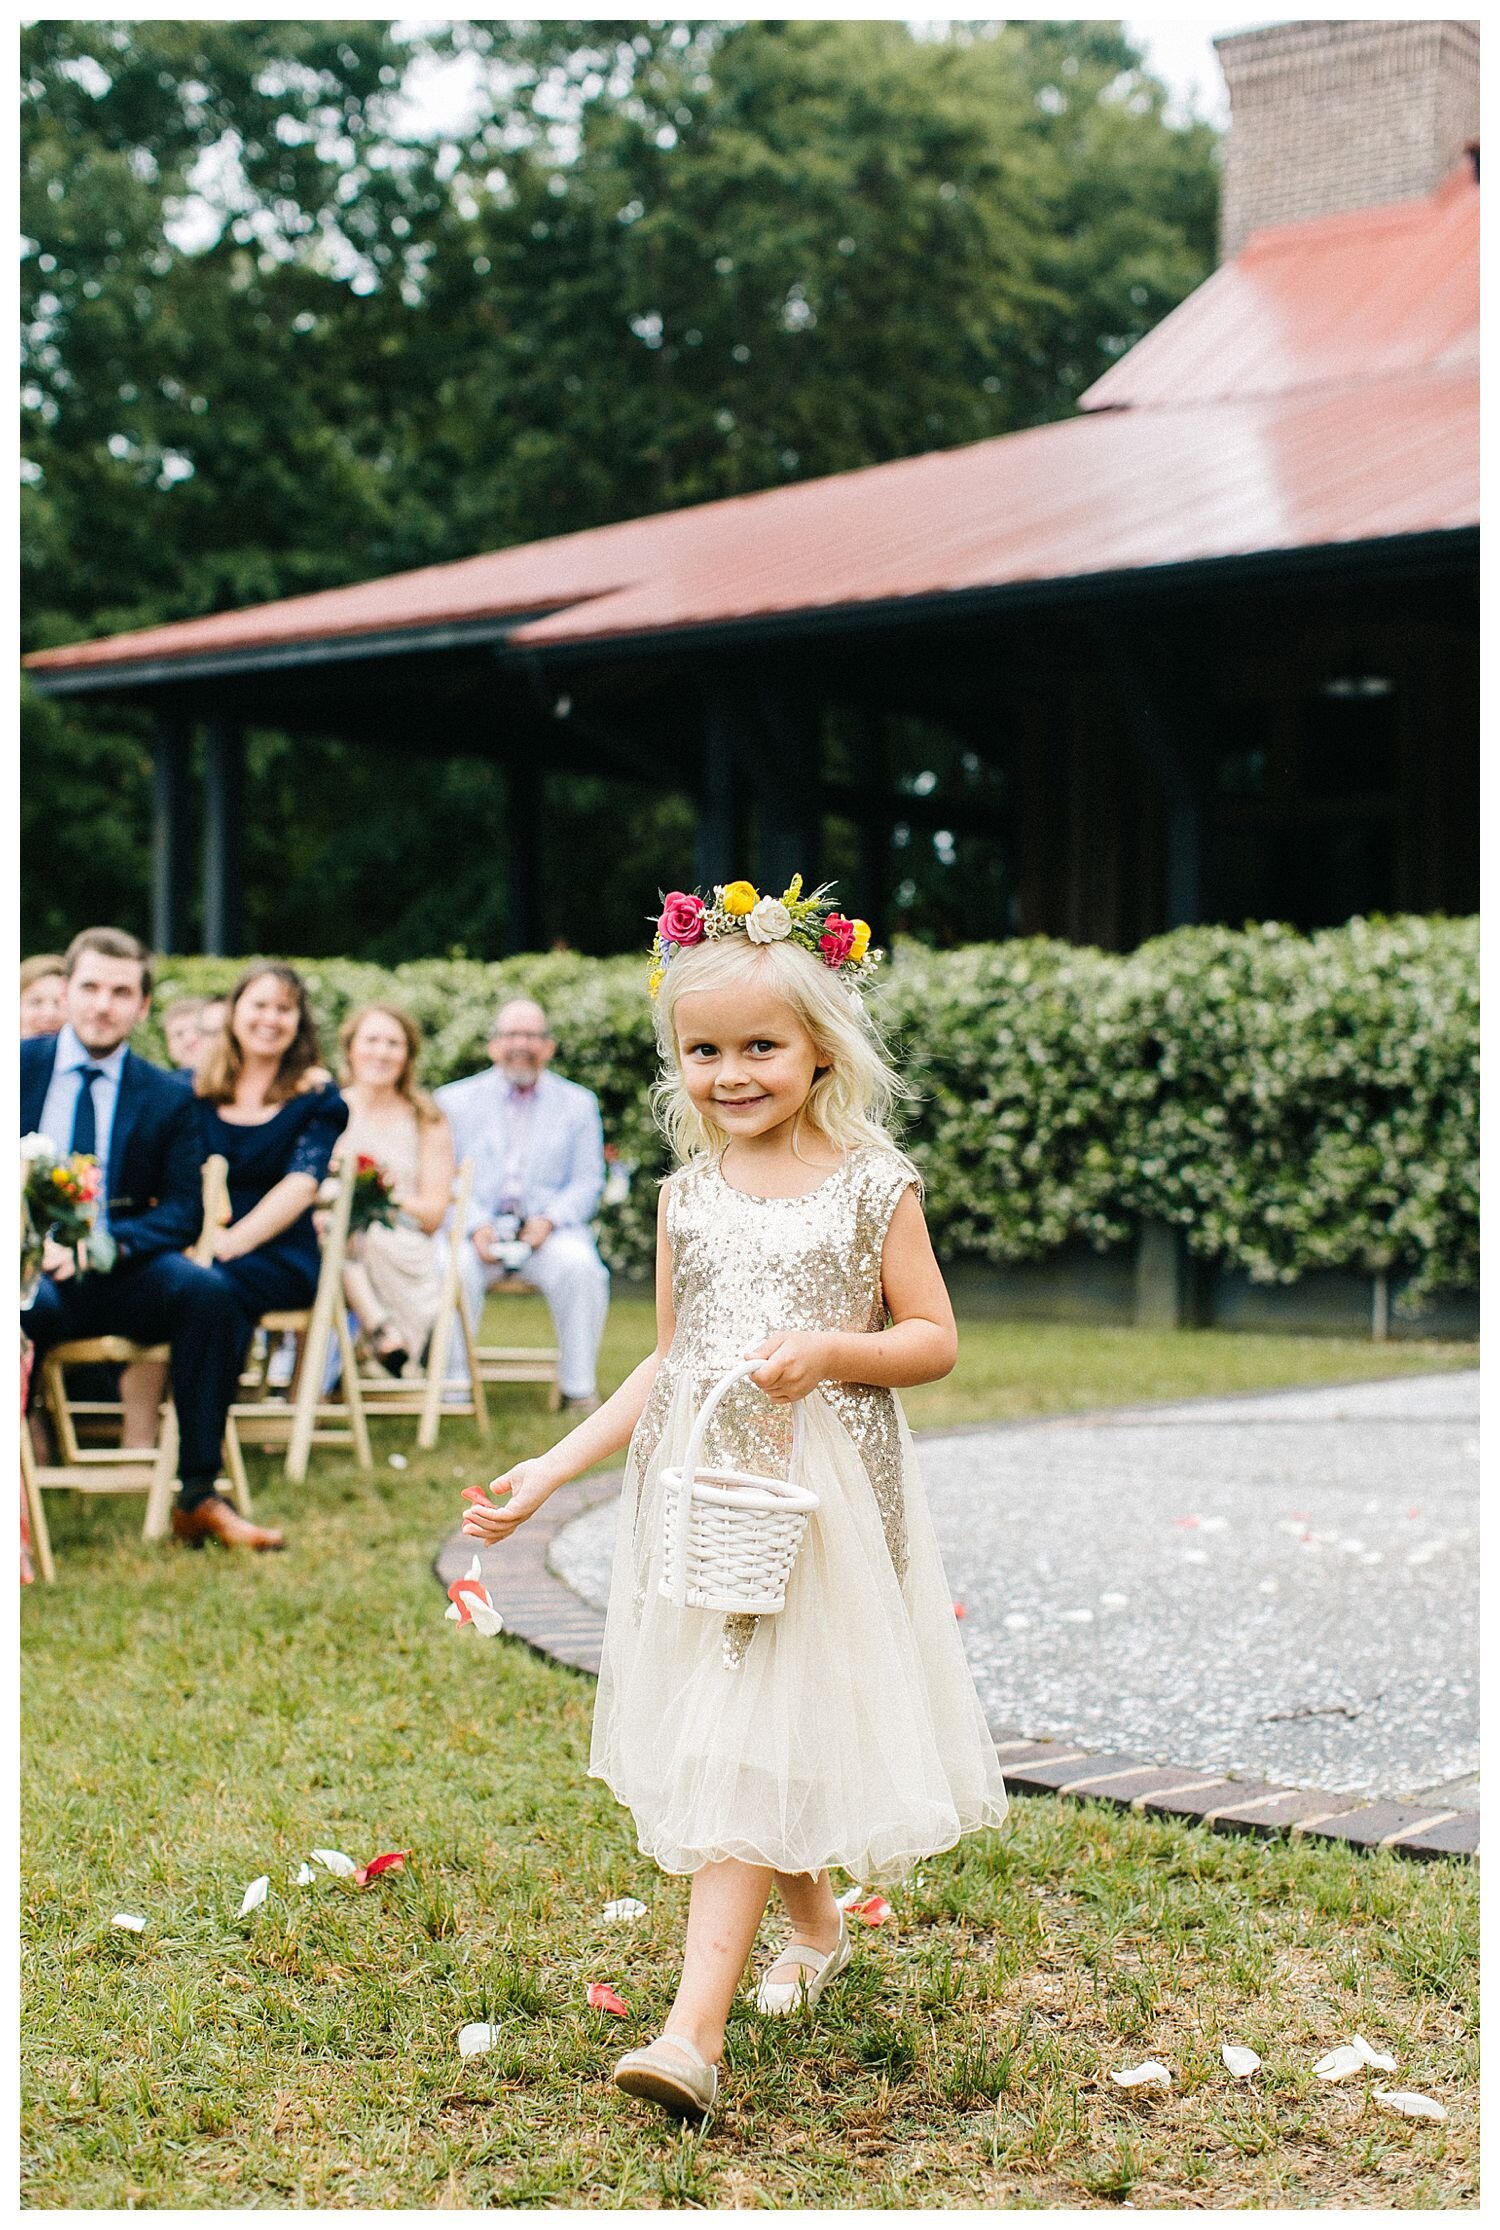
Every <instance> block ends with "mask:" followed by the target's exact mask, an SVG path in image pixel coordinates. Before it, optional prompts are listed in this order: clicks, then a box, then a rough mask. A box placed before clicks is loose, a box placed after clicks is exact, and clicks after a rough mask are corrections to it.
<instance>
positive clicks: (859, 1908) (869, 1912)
mask: <svg viewBox="0 0 1500 2230" xmlns="http://www.w3.org/2000/svg"><path fill="white" fill-rule="evenodd" d="M849 1910H850V1911H851V1912H852V1913H854V1914H855V1915H856V1916H857V1917H858V1918H859V1919H860V1920H862V1921H863V1922H864V1924H865V1926H866V1927H867V1928H879V1927H880V1926H881V1925H882V1923H883V1922H885V1921H887V1920H890V1919H891V1918H892V1917H893V1916H892V1913H891V1908H890V1905H889V1904H888V1903H887V1901H886V1899H885V1898H884V1897H867V1898H866V1899H865V1900H864V1903H863V1904H861V1905H851V1906H850V1907H849Z"/></svg>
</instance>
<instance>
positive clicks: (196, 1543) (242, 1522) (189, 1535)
mask: <svg viewBox="0 0 1500 2230" xmlns="http://www.w3.org/2000/svg"><path fill="white" fill-rule="evenodd" d="M172 1533H173V1536H174V1538H175V1539H176V1540H179V1541H186V1543H187V1545H188V1547H189V1548H191V1549H201V1548H202V1546H203V1544H204V1542H205V1541H207V1540H210V1539H212V1540H215V1541H222V1542H223V1544H224V1546H225V1548H226V1549H284V1548H285V1547H286V1541H285V1539H284V1538H283V1536H282V1535H281V1534H280V1533H279V1532H278V1531H277V1530H276V1528H275V1527H274V1526H269V1525H252V1524H251V1523H250V1520H249V1519H248V1518H242V1517H241V1516H240V1514H239V1511H238V1510H236V1508H235V1507H234V1504H233V1503H232V1502H226V1501H225V1500H224V1497H223V1496H222V1495H221V1494H211V1495H210V1496H209V1497H208V1500H207V1501H206V1502H199V1503H197V1504H195V1505H194V1507H193V1508H192V1509H191V1510H174V1511H173V1512H172Z"/></svg>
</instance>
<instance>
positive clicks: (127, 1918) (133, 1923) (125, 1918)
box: [109, 1913, 146, 1936]
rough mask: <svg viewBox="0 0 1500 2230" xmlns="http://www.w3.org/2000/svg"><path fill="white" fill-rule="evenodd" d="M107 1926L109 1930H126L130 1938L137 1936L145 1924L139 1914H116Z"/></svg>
mask: <svg viewBox="0 0 1500 2230" xmlns="http://www.w3.org/2000/svg"><path fill="white" fill-rule="evenodd" d="M109 1925H110V1926H111V1928H128V1929H129V1931H130V1933H131V1935H132V1936H138V1935H139V1934H140V1933H141V1930H142V1929H143V1928H144V1927H145V1925H146V1923H145V1920H144V1918H143V1917H142V1915H141V1914H140V1913H116V1914H115V1915H114V1916H113V1918H112V1919H111V1921H110V1924H109Z"/></svg>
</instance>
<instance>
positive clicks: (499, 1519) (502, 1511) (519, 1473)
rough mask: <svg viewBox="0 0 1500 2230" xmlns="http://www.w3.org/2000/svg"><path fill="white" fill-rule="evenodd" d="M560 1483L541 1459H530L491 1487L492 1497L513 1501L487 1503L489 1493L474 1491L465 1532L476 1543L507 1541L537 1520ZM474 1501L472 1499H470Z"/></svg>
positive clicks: (471, 1489) (466, 1517) (489, 1489)
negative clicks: (550, 1473) (494, 1495)
mask: <svg viewBox="0 0 1500 2230" xmlns="http://www.w3.org/2000/svg"><path fill="white" fill-rule="evenodd" d="M556 1485H557V1481H556V1480H555V1479H551V1478H549V1477H548V1475H547V1467H546V1465H545V1464H544V1463H543V1461H542V1459H541V1457H540V1456H530V1457H528V1458H527V1460H526V1461H525V1462H524V1463H516V1464H512V1465H511V1467H510V1469H509V1471H505V1472H502V1473H501V1475H500V1477H499V1478H498V1479H492V1480H491V1481H490V1484H489V1488H488V1492H489V1493H490V1494H506V1493H508V1494H509V1497H510V1499H509V1501H507V1502H502V1503H494V1502H486V1501H484V1500H483V1499H482V1496H483V1494H484V1492H485V1491H486V1490H484V1489H483V1488H479V1487H471V1488H470V1489H469V1490H468V1494H467V1495H466V1496H465V1500H466V1501H468V1503H469V1507H468V1509H467V1510H466V1511H465V1513H464V1522H463V1530H464V1532H465V1533H468V1534H471V1535H472V1536H473V1538H474V1539H475V1540H476V1541H506V1540H509V1538H510V1536H511V1534H512V1533H514V1532H515V1530H516V1527H517V1526H518V1525H524V1524H525V1522H526V1520H527V1519H528V1518H531V1517H535V1515H536V1513H537V1511H538V1510H540V1508H541V1506H542V1504H543V1503H544V1502H545V1501H546V1499H547V1497H548V1495H549V1494H551V1493H552V1491H553V1489H554V1488H555V1487H556ZM470 1497H472V1499H470Z"/></svg>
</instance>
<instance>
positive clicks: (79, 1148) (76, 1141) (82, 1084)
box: [71, 1062, 104, 1154]
mask: <svg viewBox="0 0 1500 2230" xmlns="http://www.w3.org/2000/svg"><path fill="white" fill-rule="evenodd" d="M103 1074H104V1071H103V1069H96V1068H94V1067H92V1066H91V1065H89V1064H88V1063H87V1062H86V1063H85V1064H84V1066H83V1067H82V1068H81V1069H80V1070H79V1071H78V1102H77V1105H76V1106H75V1107H74V1109H73V1145H72V1149H71V1150H72V1152H73V1153H75V1154H91V1153H92V1152H93V1151H94V1145H95V1141H96V1139H97V1137H98V1132H97V1131H96V1130H95V1128H94V1085H95V1083H96V1082H97V1080H98V1079H99V1078H100V1077H101V1076H102V1075H103Z"/></svg>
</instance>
